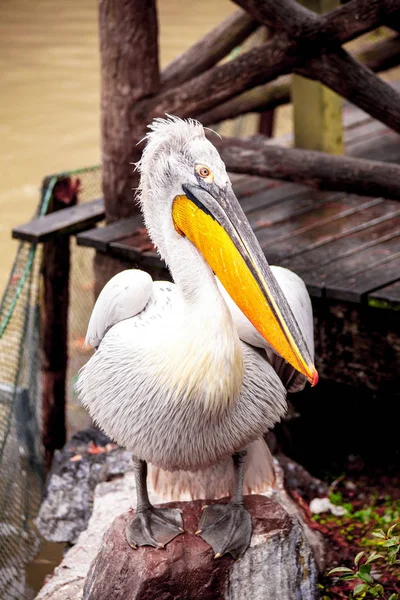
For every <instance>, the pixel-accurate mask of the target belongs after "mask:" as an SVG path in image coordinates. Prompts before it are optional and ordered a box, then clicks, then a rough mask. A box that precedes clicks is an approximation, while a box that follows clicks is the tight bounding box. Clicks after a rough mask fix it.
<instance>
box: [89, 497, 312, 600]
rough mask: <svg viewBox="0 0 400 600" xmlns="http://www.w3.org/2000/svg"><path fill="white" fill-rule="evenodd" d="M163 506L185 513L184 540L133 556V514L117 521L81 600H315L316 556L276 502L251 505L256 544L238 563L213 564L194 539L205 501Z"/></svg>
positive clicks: (248, 499)
mask: <svg viewBox="0 0 400 600" xmlns="http://www.w3.org/2000/svg"><path fill="white" fill-rule="evenodd" d="M224 501H225V502H226V501H227V499H225V500H222V502H224ZM214 502H215V501H212V502H208V501H207V503H208V504H210V503H212V504H213V503H214ZM219 502H221V500H220V501H219ZM166 506H171V507H178V508H180V509H181V510H182V513H183V521H184V524H185V530H186V533H185V534H184V535H181V536H179V537H177V538H175V540H173V541H172V542H170V543H169V544H168V545H167V547H166V548H165V549H164V550H154V549H153V548H149V547H141V548H139V549H138V550H136V551H135V550H132V549H131V548H130V546H129V545H128V543H127V542H126V539H125V527H126V523H127V521H128V520H129V519H131V518H132V511H131V512H129V513H125V514H123V515H120V516H119V517H117V519H115V521H114V522H113V524H112V525H111V527H110V529H109V530H108V531H107V533H106V535H105V536H104V539H103V543H102V547H101V550H100V552H99V554H98V555H97V557H96V559H95V560H94V562H93V564H92V566H91V568H90V571H89V574H88V577H87V580H86V583H85V587H84V592H83V599H84V600H110V599H111V598H112V599H113V600H139V599H140V600H174V599H176V600H178V599H179V600H183V599H187V600H228V599H229V600H277V599H278V598H279V600H292V599H293V598H296V599H298V600H313V599H315V598H317V596H318V594H317V569H316V566H315V563H314V560H313V557H312V552H311V549H310V547H309V545H308V542H307V540H306V539H305V536H304V534H303V531H302V528H301V526H300V525H299V523H298V521H297V519H294V518H292V517H290V516H289V515H288V513H287V512H286V511H285V510H284V509H283V508H282V507H281V506H280V505H279V504H277V503H276V502H273V501H271V500H270V499H268V498H265V497H264V496H261V495H254V496H247V497H246V506H247V508H248V509H249V511H250V513H251V515H252V523H253V536H252V541H251V546H250V548H249V549H248V550H247V552H246V554H245V555H244V557H243V558H242V559H241V560H240V561H238V562H235V561H233V560H232V558H231V557H229V556H225V557H222V558H221V559H218V560H215V559H214V552H213V550H212V549H211V548H210V546H209V545H208V544H206V542H204V541H203V540H202V539H201V538H200V537H198V536H195V535H194V533H195V531H196V529H198V523H199V521H200V517H201V508H202V506H204V501H201V500H197V501H194V502H171V503H168V505H166Z"/></svg>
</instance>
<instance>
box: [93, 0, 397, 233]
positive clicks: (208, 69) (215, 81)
mask: <svg viewBox="0 0 400 600" xmlns="http://www.w3.org/2000/svg"><path fill="white" fill-rule="evenodd" d="M235 2H236V4H239V5H240V6H241V8H242V9H244V11H246V12H243V11H239V12H237V13H236V14H234V15H232V16H231V17H229V18H228V19H226V20H225V21H224V22H223V23H221V24H220V25H219V26H217V27H216V28H215V29H214V30H213V31H211V32H210V33H209V34H208V35H206V36H205V37H204V38H203V39H201V40H200V41H199V42H197V43H196V44H194V46H192V47H191V48H189V49H188V50H187V51H186V52H185V53H183V54H182V55H181V56H180V57H178V58H177V59H176V60H174V61H173V62H172V63H171V64H170V65H169V66H168V67H166V69H165V70H164V71H162V72H161V73H160V72H159V68H158V50H157V18H156V17H157V15H156V6H155V0H147V1H146V2H142V0H131V1H130V2H129V3H122V2H117V3H116V2H115V1H114V0H103V2H101V3H100V37H101V50H102V73H103V86H102V89H103V151H104V154H103V183H104V198H105V205H106V214H107V219H108V221H113V220H115V219H118V218H121V217H125V216H129V215H130V214H133V213H134V212H135V211H136V210H137V209H136V207H135V205H134V204H133V203H132V193H131V190H132V188H135V187H136V186H137V175H135V174H134V173H133V172H132V171H133V170H132V168H131V166H130V163H132V162H135V161H137V160H138V159H139V157H140V152H141V146H136V144H137V143H138V142H139V141H140V140H141V139H142V137H143V135H144V133H145V129H146V125H147V124H148V123H149V122H150V121H151V119H152V118H153V117H155V116H164V115H165V113H168V114H174V115H178V116H181V117H196V118H199V119H200V120H201V121H202V122H203V123H204V124H205V125H207V124H210V123H215V122H218V121H220V120H223V119H226V118H234V117H236V116H238V115H240V114H244V113H246V112H249V111H253V112H254V111H255V112H264V111H266V110H269V109H270V108H273V107H275V106H277V105H279V104H282V103H284V102H287V101H288V100H289V98H290V80H289V78H288V75H289V74H290V73H294V74H297V75H301V76H304V77H307V78H308V79H314V80H317V81H319V82H321V83H322V84H324V85H325V86H327V87H329V88H330V89H331V90H333V91H334V92H336V93H337V94H339V95H340V96H341V97H343V98H345V99H347V100H349V101H351V102H352V103H353V104H356V105H357V106H359V107H360V108H361V109H363V110H364V111H366V112H367V113H369V114H370V115H371V116H373V117H374V118H376V119H378V120H380V121H381V122H382V123H384V124H386V125H387V126H388V127H390V128H391V129H393V130H395V131H396V132H399V133H400V94H399V93H398V92H397V91H396V90H395V89H393V87H392V86H391V85H390V84H388V83H387V82H385V81H383V80H382V79H380V78H379V77H378V76H377V75H375V74H374V72H373V71H379V70H380V69H381V68H386V66H387V65H390V66H393V65H395V64H398V62H399V54H398V48H399V38H398V36H397V35H395V36H394V37H393V38H392V39H389V40H385V41H383V42H380V43H379V44H376V45H375V46H374V47H373V48H369V49H368V50H367V51H366V52H364V53H361V54H360V55H359V56H358V58H357V57H355V56H352V55H351V54H350V53H349V52H348V51H346V50H345V49H344V48H343V44H345V43H346V42H349V41H350V40H353V39H355V38H357V37H358V36H360V35H362V34H364V33H366V32H368V31H371V30H373V29H375V28H377V27H379V26H381V25H384V24H386V25H388V26H389V27H390V28H392V29H394V30H396V31H398V30H400V0H350V2H348V3H346V4H344V5H342V6H339V7H337V8H335V9H334V10H332V11H330V12H328V13H326V14H321V15H318V14H316V13H315V12H314V11H312V10H309V9H307V8H306V7H304V6H302V5H301V4H299V3H298V2H296V1H295V0H279V2H277V1H276V0H235ZM111 9H112V13H111V12H110V11H111ZM110 14H112V19H110V18H109V17H110ZM259 25H262V26H265V27H266V28H267V29H268V37H267V40H266V41H265V42H264V43H263V44H261V45H260V46H259V47H256V48H252V49H250V50H248V51H247V52H244V53H241V54H240V55H239V56H237V58H235V59H233V60H229V61H226V62H223V63H222V64H218V63H219V61H220V60H221V59H222V58H224V57H225V56H226V55H227V54H228V53H229V52H230V51H231V50H232V49H233V48H234V47H235V46H237V45H238V44H239V43H241V42H242V41H244V40H245V39H246V37H248V36H249V34H250V33H252V32H253V31H254V30H255V29H256V28H257V27H258V26H259ZM129 48H131V49H132V52H130V51H128V49H129ZM116 64H118V72H116V70H115V68H114V67H115V65H116ZM282 76H286V77H285V78H283V79H278V80H277V81H274V80H276V79H277V78H280V77H282ZM260 86H261V87H260ZM122 125H123V126H122ZM122 132H124V134H123V135H122ZM122 138H124V139H122ZM246 144H247V150H248V151H251V150H253V151H254V152H256V151H258V148H257V147H256V145H255V144H254V145H253V143H252V142H251V141H248V142H246ZM269 152H273V150H269ZM290 152H291V151H290V150H287V149H279V152H278V150H277V151H276V156H277V155H278V154H279V157H280V159H279V160H280V163H279V164H285V163H286V161H288V162H290V163H291V164H292V169H291V170H289V171H290V172H289V171H288V172H287V173H286V178H287V179H290V180H294V181H299V180H301V181H303V180H304V175H302V174H301V171H302V170H304V169H301V167H302V161H303V158H302V155H301V154H300V155H298V159H299V161H298V163H297V164H298V166H299V169H300V170H297V166H296V164H295V163H294V162H293V156H294V155H292V154H290ZM299 152H301V151H300V150H299ZM233 154H234V153H228V152H225V154H224V160H225V162H226V164H227V167H228V169H237V161H236V159H235V158H234V156H233ZM249 158H250V157H249ZM306 158H307V159H308V162H309V157H308V155H304V159H306ZM276 160H278V159H277V158H276ZM313 160H314V162H313V165H314V172H315V171H316V172H317V176H316V177H315V178H314V177H313V179H314V180H316V181H318V180H322V179H323V178H324V177H323V173H324V172H325V169H326V161H327V156H324V155H323V154H321V156H320V157H318V156H315V157H313ZM343 160H344V159H343ZM275 164H277V163H275ZM335 164H337V165H339V166H340V165H341V167H342V168H343V169H345V168H346V167H347V164H346V163H345V162H343V163H335ZM375 168H376V169H378V170H379V166H376V167H375ZM388 168H389V167H388V166H387V165H385V166H383V165H382V169H383V170H386V169H388ZM368 169H369V166H368V165H365V167H364V168H362V167H361V168H355V169H353V170H352V174H351V179H352V186H351V187H352V189H353V190H357V189H360V191H363V193H364V191H365V173H367V172H368ZM251 172H252V173H253V174H260V175H263V176H269V177H270V176H273V175H274V174H273V173H271V171H270V170H268V169H265V166H263V165H260V168H259V170H258V171H257V169H256V168H255V167H254V166H253V168H252V171H251ZM319 175H320V176H319ZM395 176H396V177H397V173H396V174H395ZM389 180H390V181H392V179H391V178H390V177H389ZM347 184H348V180H347V181H346V185H347ZM392 190H393V186H392V184H391V183H390V185H388V187H387V189H386V191H385V189H383V190H382V192H383V195H390V196H391V197H392V195H393V192H392ZM374 193H375V192H374ZM393 197H398V194H397V192H396V193H395V194H394V196H393Z"/></svg>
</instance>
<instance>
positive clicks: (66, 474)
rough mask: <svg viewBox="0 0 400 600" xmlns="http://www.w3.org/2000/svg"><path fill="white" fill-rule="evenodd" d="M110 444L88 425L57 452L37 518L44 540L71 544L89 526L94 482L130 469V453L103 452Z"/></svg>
mask: <svg viewBox="0 0 400 600" xmlns="http://www.w3.org/2000/svg"><path fill="white" fill-rule="evenodd" d="M112 447H114V445H111V444H110V439H109V438H108V437H107V436H106V435H105V434H103V433H102V432H101V431H99V430H98V429H96V428H95V427H91V428H89V429H86V430H84V431H80V432H79V433H77V434H75V435H74V436H73V437H72V438H71V440H70V441H69V442H68V444H66V446H64V448H63V449H62V450H61V451H56V453H55V455H54V459H53V464H52V467H51V471H50V474H49V478H48V484H47V490H46V496H45V499H44V500H43V502H42V505H41V507H40V511H39V515H38V518H37V521H36V524H37V527H38V529H39V531H40V533H41V534H42V536H43V537H44V538H45V539H46V540H48V541H50V542H68V543H70V544H74V543H75V542H76V541H77V539H78V536H79V534H80V533H81V532H82V531H84V530H85V529H86V527H87V525H88V522H89V518H90V515H91V513H92V509H93V494H94V490H95V487H96V485H98V484H99V483H101V482H104V481H107V480H109V479H111V478H113V477H117V476H121V475H123V474H124V473H125V472H127V471H129V470H132V456H131V453H130V452H128V451H127V450H124V449H123V448H118V447H116V446H115V447H114V449H112V450H109V451H105V450H106V448H112ZM103 450H104V451H103Z"/></svg>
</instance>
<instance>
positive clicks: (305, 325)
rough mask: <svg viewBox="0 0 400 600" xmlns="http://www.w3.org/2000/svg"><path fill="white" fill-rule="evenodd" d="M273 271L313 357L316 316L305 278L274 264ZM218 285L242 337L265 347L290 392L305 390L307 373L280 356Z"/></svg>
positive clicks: (244, 340) (258, 346)
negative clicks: (300, 371)
mask: <svg viewBox="0 0 400 600" xmlns="http://www.w3.org/2000/svg"><path fill="white" fill-rule="evenodd" d="M271 271H272V272H273V274H274V275H275V278H276V280H277V281H278V283H279V285H280V287H281V290H282V292H283V293H284V294H285V296H286V299H287V301H288V303H289V305H290V308H291V309H292V311H293V314H294V316H295V317H296V320H297V323H298V324H299V327H300V329H301V331H302V333H303V336H304V339H305V341H306V342H307V345H308V348H309V350H310V354H311V356H312V358H314V327H313V315H312V307H311V300H310V296H309V294H308V292H307V288H306V286H305V284H304V281H303V280H302V279H300V277H299V276H298V275H296V273H293V271H289V269H285V268H283V267H275V266H271ZM217 282H218V286H219V289H220V291H221V292H222V295H223V296H224V299H225V301H226V303H227V305H228V307H229V310H230V312H231V314H232V317H233V320H234V323H235V325H236V329H237V331H238V334H239V337H240V339H241V340H242V341H243V342H246V343H247V344H250V345H252V346H255V347H256V348H264V349H265V351H266V353H267V356H268V359H269V361H270V363H271V364H272V366H273V367H274V369H275V371H276V372H277V374H278V375H279V377H280V378H281V380H282V383H283V384H284V386H285V387H286V389H287V390H288V392H298V391H300V390H302V389H303V387H304V386H305V383H306V378H305V377H304V375H302V374H301V373H299V372H298V371H296V370H295V369H294V368H293V367H292V366H291V365H289V364H288V363H287V362H286V361H285V360H284V359H283V358H281V357H280V356H279V355H278V354H276V352H275V351H274V350H273V349H272V348H271V346H270V345H269V344H268V342H266V341H265V339H264V338H263V337H262V336H261V335H260V334H259V333H258V331H257V330H256V328H255V327H254V326H253V325H252V323H250V321H249V320H248V318H247V317H246V316H245V315H244V314H243V313H242V311H241V310H240V308H238V306H237V305H236V304H235V302H234V301H233V300H232V299H231V297H230V296H229V294H228V293H227V292H226V291H225V288H224V287H223V286H222V284H221V283H220V282H219V281H218V279H217Z"/></svg>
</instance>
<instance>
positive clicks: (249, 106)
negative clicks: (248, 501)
mask: <svg viewBox="0 0 400 600" xmlns="http://www.w3.org/2000/svg"><path fill="white" fill-rule="evenodd" d="M288 102H290V77H289V76H285V77H280V78H279V79H278V80H277V81H272V82H271V83H267V84H265V85H260V86H259V87H256V88H253V89H252V90H249V91H248V92H245V93H244V94H241V95H240V96H236V97H235V98H232V99H231V100H228V101H227V102H224V103H222V104H220V105H219V106H215V107H214V108H212V109H211V110H209V111H207V112H205V113H203V114H200V115H199V116H198V119H199V121H200V122H201V123H203V125H211V124H212V123H219V122H221V121H225V120H226V119H234V118H235V117H238V116H240V115H244V114H246V113H249V112H264V111H266V110H272V109H274V108H277V107H278V106H281V104H287V103H288Z"/></svg>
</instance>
